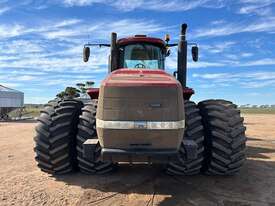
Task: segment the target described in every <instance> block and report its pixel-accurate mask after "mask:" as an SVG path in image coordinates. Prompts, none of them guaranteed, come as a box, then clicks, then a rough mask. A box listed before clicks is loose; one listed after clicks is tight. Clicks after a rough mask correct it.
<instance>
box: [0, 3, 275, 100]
mask: <svg viewBox="0 0 275 206" xmlns="http://www.w3.org/2000/svg"><path fill="white" fill-rule="evenodd" d="M181 23H187V24H188V26H189V27H188V39H189V41H191V42H197V43H198V44H199V47H200V61H199V62H198V63H194V62H192V61H191V58H190V55H189V62H188V66H189V70H188V85H189V86H190V87H192V88H194V89H195V91H196V95H195V96H194V97H193V100H195V101H200V100H202V99H208V98H225V99H228V100H232V101H234V102H236V103H237V104H275V1H274V0H236V1H229V0H227V1H222V0H218V1H213V0H192V1H184V0H170V1H164V0H139V1H138V0H117V1H111V0H21V1H15V0H0V84H3V85H6V86H10V87H12V88H14V89H18V90H20V91H23V92H24V93H25V102H26V103H31V102H32V103H44V102H46V101H48V100H50V99H52V98H53V97H54V96H55V94H56V93H57V92H59V91H61V90H62V89H64V88H65V87H66V86H74V85H75V83H77V82H85V81H87V80H93V81H95V82H96V85H99V84H100V81H101V80H102V79H103V78H104V77H105V76H106V74H107V56H108V53H109V50H108V49H107V48H101V49H99V48H92V50H91V52H92V56H91V59H90V62H89V63H88V64H85V63H83V62H82V48H83V44H84V43H86V42H88V41H89V42H93V43H99V42H101V43H105V42H109V37H110V33H111V32H113V31H116V32H117V33H118V35H119V37H125V36H128V35H134V34H147V35H150V36H156V37H160V38H163V37H164V35H165V34H166V33H169V34H170V35H171V38H172V42H177V39H178V33H179V26H180V24H181ZM176 59H177V56H176V50H172V55H171V56H170V57H168V59H167V63H166V65H167V71H168V72H169V73H172V72H173V71H174V70H175V69H176Z"/></svg>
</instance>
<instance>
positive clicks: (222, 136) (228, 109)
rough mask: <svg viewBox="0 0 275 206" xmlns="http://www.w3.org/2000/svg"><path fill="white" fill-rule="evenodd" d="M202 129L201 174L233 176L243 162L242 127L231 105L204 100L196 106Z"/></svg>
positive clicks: (238, 113) (237, 113)
mask: <svg viewBox="0 0 275 206" xmlns="http://www.w3.org/2000/svg"><path fill="white" fill-rule="evenodd" d="M198 106H199V108H200V112H201V115H202V118H203V124H204V130H205V154H204V155H205V161H204V165H203V171H204V172H205V173H206V174H211V175H232V174H235V173H237V172H238V171H239V170H240V168H241V166H242V164H243V162H244V161H245V148H246V146H245V143H246V136H245V127H244V124H243V120H244V119H243V118H242V117H241V116H240V111H239V110H238V109H237V106H236V105H235V104H233V103H232V102H229V101H225V100H206V101H202V102H200V103H199V104H198Z"/></svg>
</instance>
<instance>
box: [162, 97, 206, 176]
mask: <svg viewBox="0 0 275 206" xmlns="http://www.w3.org/2000/svg"><path fill="white" fill-rule="evenodd" d="M184 108H185V132H184V137H183V139H187V140H194V141H195V142H196V143H197V145H198V147H197V154H198V155H197V158H196V159H194V160H188V161H186V160H185V151H184V147H183V144H181V147H180V151H179V155H178V161H177V162H174V163H172V162H171V163H169V164H168V167H167V173H168V174H172V175H195V174H198V173H200V170H201V168H202V162H203V151H204V144H203V142H204V134H203V126H202V118H201V115H200V112H199V109H198V108H197V105H196V104H195V103H194V102H192V101H185V102H184Z"/></svg>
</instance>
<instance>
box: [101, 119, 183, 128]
mask: <svg viewBox="0 0 275 206" xmlns="http://www.w3.org/2000/svg"><path fill="white" fill-rule="evenodd" d="M96 127H97V128H103V129H148V130H172V129H184V127H185V120H181V121H167V122H164V121H104V120H101V119H96Z"/></svg>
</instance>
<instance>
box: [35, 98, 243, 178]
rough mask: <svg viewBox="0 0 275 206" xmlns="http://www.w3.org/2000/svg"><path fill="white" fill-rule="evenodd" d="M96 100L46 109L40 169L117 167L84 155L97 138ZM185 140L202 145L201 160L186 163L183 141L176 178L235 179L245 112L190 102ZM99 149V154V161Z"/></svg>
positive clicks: (39, 138)
mask: <svg viewBox="0 0 275 206" xmlns="http://www.w3.org/2000/svg"><path fill="white" fill-rule="evenodd" d="M96 107H97V101H96V100H92V101H91V102H90V103H88V104H86V105H85V106H84V105H83V103H82V102H81V101H78V100H75V99H64V100H54V101H51V102H49V103H48V104H47V105H45V108H44V110H42V111H41V115H40V117H39V118H38V122H39V123H38V125H37V127H36V134H37V135H36V137H35V138H34V140H35V143H36V145H35V148H34V150H35V152H36V158H35V159H36V161H37V163H38V167H39V168H40V169H41V170H42V171H45V172H48V173H51V174H65V173H68V172H71V171H73V170H75V169H80V171H81V172H83V173H86V174H104V173H107V172H110V171H112V170H114V169H115V168H116V165H115V164H113V163H112V162H102V161H100V160H99V158H95V160H90V159H87V158H85V157H84V155H83V146H82V145H83V143H84V142H85V141H86V140H87V139H89V138H97V133H96V125H95V123H96V120H95V115H96ZM185 121H186V128H185V133H184V137H183V138H184V139H187V140H193V141H194V142H196V144H197V157H196V158H195V159H192V160H186V158H185V155H186V154H185V152H186V151H185V149H184V145H183V143H182V144H181V146H180V150H179V154H178V159H177V161H176V162H171V163H169V164H168V165H167V169H166V171H167V173H169V174H171V175H194V174H198V173H200V172H204V173H206V174H214V175H231V174H234V173H236V172H238V171H239V170H240V168H241V166H242V164H243V162H244V161H245V142H246V137H245V127H244V126H243V118H242V117H240V111H239V110H238V109H237V107H236V105H234V104H233V103H232V102H229V101H225V100H206V101H202V102H200V103H199V104H198V105H196V104H195V103H194V102H192V101H185ZM100 150H101V148H100V145H97V147H96V148H95V151H94V156H95V157H99V155H100V152H101V151H100Z"/></svg>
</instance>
